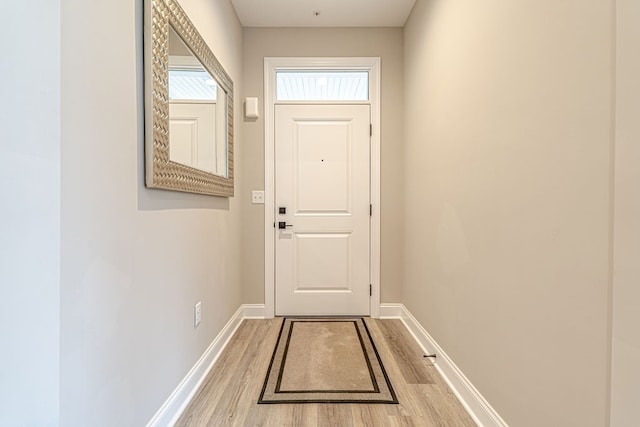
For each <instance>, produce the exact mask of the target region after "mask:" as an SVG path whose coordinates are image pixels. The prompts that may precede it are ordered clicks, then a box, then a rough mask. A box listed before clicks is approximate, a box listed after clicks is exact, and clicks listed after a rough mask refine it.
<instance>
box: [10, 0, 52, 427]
mask: <svg viewBox="0 0 640 427" xmlns="http://www.w3.org/2000/svg"><path fill="white" fill-rule="evenodd" d="M0 14H1V15H2V16H3V24H2V25H0V40H2V41H1V42H0V44H2V49H1V50H2V60H1V65H0V76H1V78H0V98H1V99H2V101H1V102H0V159H1V161H2V166H1V167H0V206H1V209H0V426H56V425H57V424H58V413H59V408H58V407H59V401H60V399H59V397H60V376H59V372H58V366H59V363H60V359H59V356H60V304H59V302H60V143H61V141H60V30H61V29H60V0H37V1H29V2H3V3H2V5H0Z"/></svg>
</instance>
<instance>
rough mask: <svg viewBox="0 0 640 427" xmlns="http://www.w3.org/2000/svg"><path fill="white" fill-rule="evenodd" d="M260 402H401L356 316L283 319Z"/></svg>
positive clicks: (360, 318)
mask: <svg viewBox="0 0 640 427" xmlns="http://www.w3.org/2000/svg"><path fill="white" fill-rule="evenodd" d="M258 403H398V399H397V398H396V394H395V392H394V391H393V387H392V386H391V381H389V377H388V375H387V372H386V371H385V369H384V366H383V365H382V360H381V359H380V355H379V354H378V350H377V349H376V346H375V344H374V342H373V338H372V337H371V334H370V332H369V328H368V327H367V324H366V322H365V319H364V318H362V317H358V318H315V317H313V318H296V317H287V318H285V319H283V322H282V327H281V328H280V335H279V336H278V341H277V342H276V347H275V349H274V351H273V356H272V357H271V363H270V364H269V369H268V370H267V375H266V378H265V380H264V386H263V387H262V393H260V398H259V399H258Z"/></svg>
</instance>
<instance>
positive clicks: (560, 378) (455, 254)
mask: <svg viewBox="0 0 640 427" xmlns="http://www.w3.org/2000/svg"><path fill="white" fill-rule="evenodd" d="M612 10H613V8H612V2H611V1H606V2H605V1H600V0H587V1H581V2H539V1H533V0H524V1H518V2H503V1H497V0H488V1H483V2H456V1H445V0H431V1H427V0H418V2H417V4H416V7H415V8H414V10H413V12H412V15H411V17H410V19H409V22H408V24H407V26H406V28H405V82H404V84H405V100H406V104H405V112H406V115H405V135H406V145H405V150H406V151H405V167H406V174H405V182H406V190H405V191H406V194H407V197H406V204H405V211H406V213H405V218H406V221H405V231H404V236H405V254H406V256H405V264H404V265H405V287H404V296H403V302H404V303H405V304H406V305H407V307H408V308H409V310H410V311H411V312H412V313H413V314H414V315H415V316H416V317H417V319H418V320H419V321H420V323H421V324H422V325H423V326H424V327H425V328H426V329H427V330H428V331H429V332H430V333H431V334H432V335H433V337H434V338H435V339H436V340H437V341H438V343H439V344H440V345H441V346H442V347H443V348H444V349H445V350H446V351H447V353H448V354H449V355H450V356H451V357H452V358H453V360H454V361H455V362H456V363H457V365H458V366H459V367H460V368H461V369H462V371H463V372H464V373H465V374H466V375H467V376H468V378H469V379H470V380H471V382H472V383H473V384H474V385H475V386H476V387H477V388H478V389H479V391H480V392H481V393H482V394H483V395H484V396H485V397H486V398H487V399H488V400H489V402H490V403H491V404H492V405H493V406H494V408H495V409H496V410H497V411H498V412H499V413H500V415H501V416H502V417H503V418H504V419H505V420H506V421H507V423H509V424H510V425H513V426H518V427H526V426H532V427H533V426H541V425H547V426H581V427H587V426H594V427H595V426H599V427H600V426H603V425H606V422H607V400H608V377H609V368H608V353H609V326H608V323H609V322H608V316H609V256H610V221H611V216H610V198H611V189H610V183H611V173H612V170H611V166H610V164H611V144H612V135H611V132H612V120H611V114H612V96H613V94H612V89H611V86H612V85H611V82H612V52H613V51H612V41H613V39H612V31H613V28H612V23H613V17H612Z"/></svg>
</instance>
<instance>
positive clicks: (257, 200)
mask: <svg viewBox="0 0 640 427" xmlns="http://www.w3.org/2000/svg"><path fill="white" fill-rule="evenodd" d="M251 203H253V204H254V205H264V191H252V192H251Z"/></svg>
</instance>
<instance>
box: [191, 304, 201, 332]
mask: <svg viewBox="0 0 640 427" xmlns="http://www.w3.org/2000/svg"><path fill="white" fill-rule="evenodd" d="M193 315H194V319H193V323H194V326H195V327H197V326H198V325H199V324H200V321H201V320H202V302H201V301H198V303H197V304H196V306H195V308H194V313H193Z"/></svg>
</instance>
